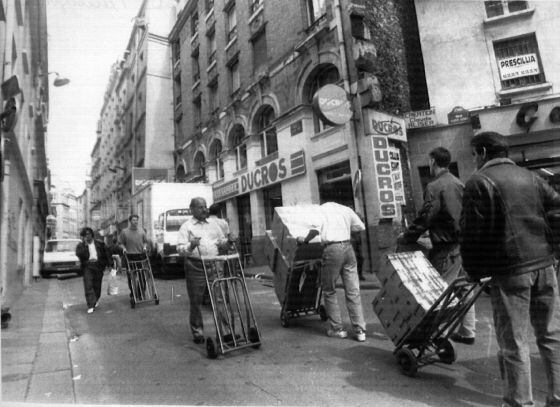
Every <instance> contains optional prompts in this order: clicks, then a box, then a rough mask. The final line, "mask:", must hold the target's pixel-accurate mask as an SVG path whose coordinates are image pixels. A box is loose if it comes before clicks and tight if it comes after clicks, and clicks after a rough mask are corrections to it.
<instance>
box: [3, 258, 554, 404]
mask: <svg viewBox="0 0 560 407" xmlns="http://www.w3.org/2000/svg"><path fill="white" fill-rule="evenodd" d="M246 276H247V286H248V289H249V292H250V296H251V301H252V303H253V307H254V309H255V314H256V317H257V321H258V323H259V329H260V331H261V336H262V347H261V349H259V350H253V349H243V350H240V351H235V352H232V353H230V354H227V355H225V356H224V357H223V358H220V359H219V360H210V359H208V358H207V357H206V351H205V348H204V345H196V344H194V343H193V342H192V338H191V335H190V332H189V330H188V300H187V295H186V289H185V281H184V279H183V278H180V276H178V277H177V278H174V279H156V285H157V289H158V294H159V298H160V304H159V305H157V306H156V305H154V304H153V303H151V304H140V305H137V306H136V308H135V309H131V308H130V304H129V301H128V287H127V283H126V278H125V277H124V276H123V275H118V286H119V294H118V295H112V296H108V295H106V292H107V280H108V279H107V276H106V277H105V278H104V280H103V291H102V297H101V307H100V308H99V309H96V311H95V312H94V313H93V314H86V312H85V311H86V306H85V303H84V298H83V285H82V279H81V278H78V277H73V278H66V279H56V278H51V279H41V280H38V281H36V282H33V283H32V284H31V285H30V286H29V287H28V288H27V289H26V290H25V292H24V294H23V296H22V297H21V299H20V301H18V302H17V303H15V304H13V306H12V308H11V310H10V312H11V313H12V320H11V321H10V323H9V326H8V328H7V329H4V330H2V402H3V405H17V404H18V403H29V402H32V403H45V404H50V405H53V404H55V405H56V404H67V403H69V404H119V405H126V404H134V405H138V404H155V405H162V404H175V405H302V406H303V405H305V406H307V405H329V406H337V405H352V406H353V405H371V403H372V402H375V404H376V405H380V406H385V405H386V406H393V405H395V406H396V405H398V406H442V407H443V406H449V405H460V406H461V405H462V406H495V405H499V402H500V394H501V381H500V378H499V372H498V369H497V362H496V357H495V354H496V350H497V348H496V343H495V339H494V332H493V329H492V323H491V310H490V305H489V298H488V297H486V296H483V297H481V298H480V299H479V302H478V303H477V307H478V309H477V312H478V313H477V318H478V325H477V326H478V333H477V340H476V343H475V345H474V346H466V345H456V348H457V351H458V354H459V356H458V360H457V362H456V363H455V364H453V365H440V364H437V365H430V366H427V367H426V368H425V369H422V370H421V371H420V372H419V374H418V377H417V378H410V377H407V376H404V375H402V374H401V373H400V371H399V368H398V364H397V363H396V361H395V358H394V356H393V354H392V351H393V350H394V346H393V344H392V343H391V341H389V340H388V338H387V337H386V335H385V333H384V331H383V328H382V327H381V325H380V324H379V322H378V320H377V318H376V317H375V315H374V313H373V310H372V307H371V301H372V300H373V298H374V296H375V294H376V293H377V289H376V285H377V284H376V282H375V277H374V276H373V275H372V274H369V273H366V274H365V276H366V278H367V281H365V282H363V284H362V304H363V308H364V313H365V317H366V322H367V325H368V337H367V340H366V342H363V343H360V342H356V341H354V340H352V339H346V340H340V339H333V338H328V337H327V336H326V335H325V325H324V323H323V322H321V321H320V319H319V317H318V316H309V317H302V318H298V319H297V320H294V322H293V323H291V324H290V328H288V329H286V328H283V327H281V325H280V318H279V317H280V308H281V307H280V304H279V303H278V301H277V299H276V296H275V295H274V290H273V286H272V281H271V272H270V269H268V267H249V268H247V269H246ZM338 291H339V302H340V304H341V305H342V307H341V308H342V310H343V315H344V314H345V312H344V305H343V304H344V297H343V290H338ZM205 313H206V315H205V332H207V334H211V332H213V325H212V320H211V318H209V315H211V311H210V310H208V309H206V310H205ZM345 323H348V319H347V317H345ZM532 351H533V354H532V355H534V356H535V359H534V360H533V364H534V369H533V370H534V372H535V377H534V383H535V398H536V400H543V397H544V394H545V390H546V389H545V388H544V387H545V385H544V383H546V380H545V378H544V376H543V375H541V371H542V368H541V366H540V360H539V358H538V352H537V351H536V349H532ZM6 403H9V404H6Z"/></svg>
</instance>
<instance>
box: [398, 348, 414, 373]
mask: <svg viewBox="0 0 560 407" xmlns="http://www.w3.org/2000/svg"><path fill="white" fill-rule="evenodd" d="M395 357H396V358H397V362H398V363H399V366H400V368H401V371H402V372H403V373H404V374H405V375H407V376H410V377H414V376H415V375H416V372H417V371H418V359H417V358H416V356H415V355H414V352H412V350H410V349H409V348H401V349H399V350H398V351H397V353H396V354H395Z"/></svg>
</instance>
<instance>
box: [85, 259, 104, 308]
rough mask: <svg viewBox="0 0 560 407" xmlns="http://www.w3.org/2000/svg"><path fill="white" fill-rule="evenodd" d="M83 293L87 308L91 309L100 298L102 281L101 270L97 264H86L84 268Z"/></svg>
mask: <svg viewBox="0 0 560 407" xmlns="http://www.w3.org/2000/svg"><path fill="white" fill-rule="evenodd" d="M83 279H84V293H85V295H86V304H87V307H88V308H93V307H94V305H95V303H96V302H97V301H98V300H99V298H100V297H101V282H102V280H103V269H102V268H101V266H99V265H98V264H97V262H95V263H93V262H88V263H87V264H86V266H85V268H84V277H83Z"/></svg>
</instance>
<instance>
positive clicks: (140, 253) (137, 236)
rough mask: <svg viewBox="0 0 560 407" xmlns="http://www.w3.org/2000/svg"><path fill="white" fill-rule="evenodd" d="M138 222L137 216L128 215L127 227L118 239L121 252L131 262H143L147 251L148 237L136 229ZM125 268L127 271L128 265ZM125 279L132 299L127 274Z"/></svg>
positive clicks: (130, 285) (142, 230)
mask: <svg viewBox="0 0 560 407" xmlns="http://www.w3.org/2000/svg"><path fill="white" fill-rule="evenodd" d="M138 221H139V217H138V215H136V214H132V215H130V216H129V217H128V227H127V228H125V229H123V230H122V231H121V233H120V235H119V238H118V242H119V245H120V247H121V250H122V252H123V253H124V254H126V257H127V258H128V259H129V260H132V261H139V260H144V259H145V256H146V252H147V249H148V237H147V236H146V232H145V231H144V229H140V228H139V227H138ZM125 263H126V260H125ZM125 267H126V268H127V270H128V269H129V265H128V264H125ZM126 278H127V280H128V288H129V289H130V298H134V295H133V293H132V284H131V282H130V274H129V273H128V272H127V273H126Z"/></svg>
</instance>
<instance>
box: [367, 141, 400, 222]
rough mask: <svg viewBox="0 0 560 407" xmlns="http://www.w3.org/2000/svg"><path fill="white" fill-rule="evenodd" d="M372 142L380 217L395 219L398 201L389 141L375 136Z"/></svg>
mask: <svg viewBox="0 0 560 407" xmlns="http://www.w3.org/2000/svg"><path fill="white" fill-rule="evenodd" d="M371 142H372V147H373V163H374V167H375V180H376V184H377V185H376V186H377V196H378V199H379V216H380V217H381V218H394V217H396V216H397V200H396V196H395V188H394V186H393V177H392V175H393V171H392V169H391V157H390V151H391V149H390V147H389V141H388V140H387V137H386V136H373V137H372V138H371Z"/></svg>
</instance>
